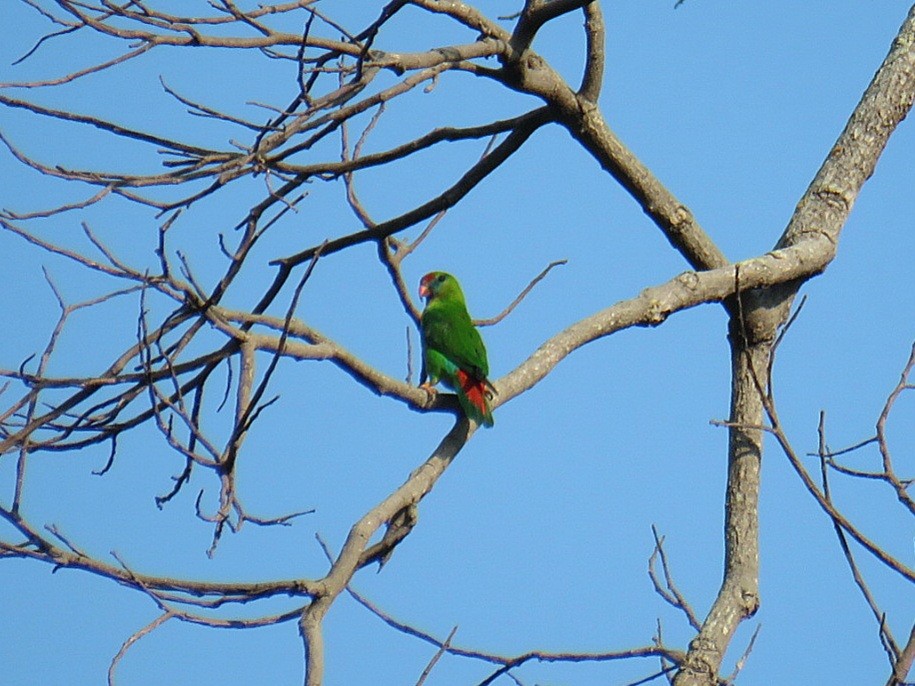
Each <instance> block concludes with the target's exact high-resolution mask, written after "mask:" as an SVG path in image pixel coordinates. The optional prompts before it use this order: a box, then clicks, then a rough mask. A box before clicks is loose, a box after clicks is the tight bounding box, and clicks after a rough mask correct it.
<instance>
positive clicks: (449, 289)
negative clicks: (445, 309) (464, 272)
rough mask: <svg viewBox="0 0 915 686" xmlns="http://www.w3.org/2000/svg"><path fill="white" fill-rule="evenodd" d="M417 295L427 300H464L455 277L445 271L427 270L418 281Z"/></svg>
mask: <svg viewBox="0 0 915 686" xmlns="http://www.w3.org/2000/svg"><path fill="white" fill-rule="evenodd" d="M419 297H420V298H425V299H426V300H427V301H429V300H433V299H435V298H442V299H450V298H456V299H458V300H461V301H463V300H464V294H463V293H462V292H461V287H460V286H459V285H458V282H457V279H455V278H454V277H453V276H451V274H447V273H445V272H429V273H428V274H426V275H425V276H424V277H423V278H422V279H420V281H419Z"/></svg>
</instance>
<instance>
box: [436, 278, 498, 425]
mask: <svg viewBox="0 0 915 686" xmlns="http://www.w3.org/2000/svg"><path fill="white" fill-rule="evenodd" d="M419 292H420V295H421V296H422V297H424V298H426V309H425V310H423V314H422V320H421V325H422V337H423V368H424V369H423V371H424V376H426V377H428V383H429V384H430V385H435V384H436V383H438V382H439V381H441V382H442V383H443V384H444V385H445V386H447V387H448V388H450V389H451V390H453V391H454V392H455V393H457V396H458V400H459V401H460V403H461V407H462V408H463V409H464V413H465V414H466V415H467V416H468V417H469V418H470V419H473V420H474V421H475V422H477V424H482V425H484V426H492V425H493V418H492V409H491V407H490V402H489V395H490V392H491V390H492V384H490V383H489V380H488V379H487V376H488V375H489V362H488V361H487V359H486V347H485V346H484V345H483V339H482V337H481V336H480V332H479V331H477V329H476V327H475V326H474V325H473V322H472V321H471V319H470V314H469V313H468V312H467V304H466V301H465V300H464V293H463V292H462V291H461V287H460V285H459V284H458V282H457V279H455V278H454V277H453V276H451V274H446V273H445V272H432V273H430V274H426V276H424V277H423V278H422V281H420V287H419Z"/></svg>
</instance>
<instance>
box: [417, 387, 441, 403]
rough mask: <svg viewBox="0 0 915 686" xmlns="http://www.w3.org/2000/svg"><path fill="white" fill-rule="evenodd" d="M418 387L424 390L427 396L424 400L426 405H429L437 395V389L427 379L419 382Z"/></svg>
mask: <svg viewBox="0 0 915 686" xmlns="http://www.w3.org/2000/svg"><path fill="white" fill-rule="evenodd" d="M419 387H420V388H421V389H423V390H424V391H425V392H426V395H427V396H428V398H429V399H428V400H427V401H426V405H427V406H429V405H431V404H432V403H433V402H434V401H435V398H436V396H437V395H438V391H437V390H436V389H435V388H434V387H433V386H432V384H430V383H429V382H428V381H425V382H423V383H421V384H420V385H419Z"/></svg>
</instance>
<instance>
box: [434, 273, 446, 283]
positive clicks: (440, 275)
mask: <svg viewBox="0 0 915 686" xmlns="http://www.w3.org/2000/svg"><path fill="white" fill-rule="evenodd" d="M436 281H438V282H439V283H443V282H444V281H445V275H444V274H439V275H438V278H437V279H436Z"/></svg>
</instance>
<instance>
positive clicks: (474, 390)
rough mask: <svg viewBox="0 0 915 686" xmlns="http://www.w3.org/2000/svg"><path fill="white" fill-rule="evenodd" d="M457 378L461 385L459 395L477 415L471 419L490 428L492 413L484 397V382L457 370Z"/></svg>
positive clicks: (461, 370)
mask: <svg viewBox="0 0 915 686" xmlns="http://www.w3.org/2000/svg"><path fill="white" fill-rule="evenodd" d="M457 378H458V382H459V383H460V384H461V390H460V395H462V396H464V397H465V398H466V399H467V402H468V403H470V404H471V405H472V406H473V408H474V409H475V410H476V411H477V413H478V415H477V416H474V417H472V418H473V419H474V420H476V421H478V422H482V423H483V424H485V425H487V426H492V412H491V410H490V409H489V402H488V400H487V397H486V381H485V380H480V379H475V378H473V377H472V376H470V374H468V373H467V372H465V371H464V370H463V369H458V370H457Z"/></svg>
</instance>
